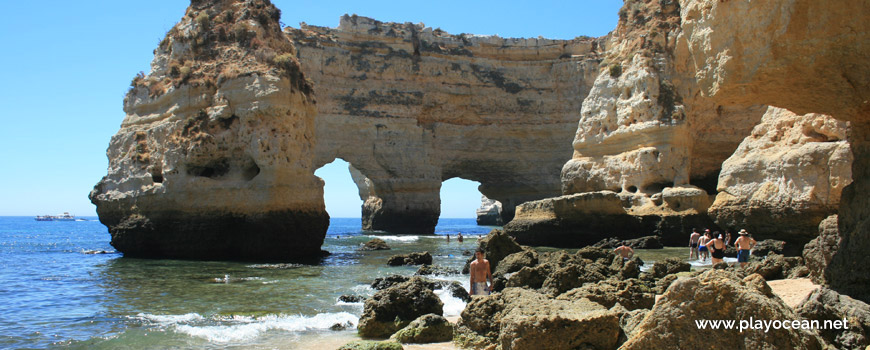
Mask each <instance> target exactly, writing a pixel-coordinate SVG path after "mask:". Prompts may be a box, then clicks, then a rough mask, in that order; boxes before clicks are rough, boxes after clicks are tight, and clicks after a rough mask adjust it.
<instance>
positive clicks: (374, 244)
mask: <svg viewBox="0 0 870 350" xmlns="http://www.w3.org/2000/svg"><path fill="white" fill-rule="evenodd" d="M359 250H390V246H389V245H387V242H384V240H382V239H380V238H374V239H372V240H371V241H368V242H366V243H365V244H363V245H362V247H360V248H359Z"/></svg>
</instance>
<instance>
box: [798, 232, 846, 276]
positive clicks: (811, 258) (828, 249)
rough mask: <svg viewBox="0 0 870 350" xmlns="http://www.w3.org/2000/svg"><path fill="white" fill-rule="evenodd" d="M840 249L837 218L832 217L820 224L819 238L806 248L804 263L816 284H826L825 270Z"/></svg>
mask: <svg viewBox="0 0 870 350" xmlns="http://www.w3.org/2000/svg"><path fill="white" fill-rule="evenodd" d="M839 247H840V232H839V230H838V229H837V216H836V215H831V216H829V217H828V218H826V219H825V220H822V222H821V223H820V224H819V236H818V237H816V238H815V239H813V240H812V241H810V242H809V243H807V244H806V245H805V246H804V251H803V257H804V262H805V263H806V265H807V269H808V270H809V272H810V278H811V279H812V280H813V282H814V283H818V284H824V283H825V269H826V268H827V267H828V264H829V263H830V262H831V258H832V257H833V256H834V253H836V252H837V249H839Z"/></svg>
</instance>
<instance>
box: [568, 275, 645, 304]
mask: <svg viewBox="0 0 870 350" xmlns="http://www.w3.org/2000/svg"><path fill="white" fill-rule="evenodd" d="M583 298H586V299H589V300H591V301H594V302H596V303H599V304H601V305H602V306H604V307H606V308H612V307H614V306H615V305H616V304H617V303H618V304H620V305H622V306H623V307H624V308H626V309H627V310H628V311H631V310H636V309H651V308H652V307H653V304H655V293H654V291H653V290H651V289H650V288H648V287H647V286H646V285H645V284H643V283H641V282H640V281H638V280H636V279H629V280H625V281H614V280H605V281H600V282H598V283H591V284H587V285H584V286H582V287H580V288H575V289H572V290H569V291H567V292H565V293H563V294H561V295H559V296H558V297H557V298H556V299H559V300H579V299H583Z"/></svg>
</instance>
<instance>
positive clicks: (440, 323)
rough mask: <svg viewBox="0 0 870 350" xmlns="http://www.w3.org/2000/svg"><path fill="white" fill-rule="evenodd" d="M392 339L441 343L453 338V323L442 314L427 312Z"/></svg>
mask: <svg viewBox="0 0 870 350" xmlns="http://www.w3.org/2000/svg"><path fill="white" fill-rule="evenodd" d="M390 339H395V340H396V341H398V342H399V343H403V344H406V343H416V344H426V343H439V342H446V341H450V340H452V339H453V325H451V324H450V322H448V321H447V319H446V318H444V317H443V316H441V315H436V314H426V315H423V316H420V317H418V318H417V319H416V320H414V321H412V322H411V323H410V324H409V325H407V326H406V327H405V328H402V329H400V330H399V331H398V332H396V333H395V334H393V335H392V336H391V337H390Z"/></svg>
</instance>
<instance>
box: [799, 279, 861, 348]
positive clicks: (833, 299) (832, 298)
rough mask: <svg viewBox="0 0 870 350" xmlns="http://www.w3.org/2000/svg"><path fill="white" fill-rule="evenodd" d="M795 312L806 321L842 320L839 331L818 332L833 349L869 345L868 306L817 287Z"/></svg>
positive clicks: (826, 330) (822, 330) (820, 330)
mask: <svg viewBox="0 0 870 350" xmlns="http://www.w3.org/2000/svg"><path fill="white" fill-rule="evenodd" d="M795 311H797V313H798V315H800V316H801V317H803V318H804V319H807V320H811V321H813V320H816V321H818V322H819V323H824V322H825V321H835V320H837V321H839V320H845V321H846V324H845V325H843V326H844V327H843V328H840V329H821V328H822V327H819V328H820V329H819V333H820V335H821V336H822V338H824V339H825V340H826V341H827V342H828V343H829V344H831V345H833V346H834V347H836V348H837V349H866V347H867V346H868V345H870V305H867V303H864V302H862V301H859V300H855V299H852V298H850V297H848V296H845V295H840V294H839V293H837V292H835V291H832V290H830V289H828V288H824V287H822V288H819V289H816V290H815V291H813V293H812V294H810V295H809V296H807V298H806V299H805V300H804V302H803V303H801V305H799V306H798V307H797V308H796V309H795Z"/></svg>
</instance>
